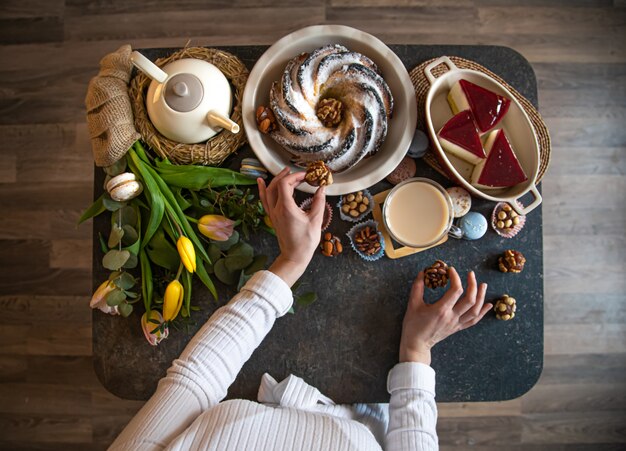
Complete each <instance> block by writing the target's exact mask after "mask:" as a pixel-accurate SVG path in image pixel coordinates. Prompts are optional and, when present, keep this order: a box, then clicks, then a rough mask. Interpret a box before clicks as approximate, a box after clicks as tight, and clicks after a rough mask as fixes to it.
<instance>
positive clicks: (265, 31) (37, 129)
mask: <svg viewBox="0 0 626 451" xmlns="http://www.w3.org/2000/svg"><path fill="white" fill-rule="evenodd" d="M207 3H213V4H214V5H215V6H207ZM520 4H525V5H526V6H517V5H520ZM320 23H341V24H346V25H351V26H355V27H358V28H361V29H363V30H365V31H368V32H370V33H373V34H374V35H377V36H378V37H380V38H382V39H383V40H385V41H386V42H388V43H414V44H422V43H424V44H439V43H441V44H444V43H446V44H498V45H505V46H510V47H512V48H514V49H516V50H517V51H519V52H520V53H521V54H523V55H524V56H525V57H526V58H527V59H528V60H529V61H530V62H531V63H532V65H533V67H534V69H535V71H536V74H537V79H538V84H539V101H540V111H541V112H542V114H543V116H544V118H545V120H546V122H547V124H548V126H549V128H550V131H551V134H552V140H553V149H552V151H553V153H552V155H553V157H552V158H553V159H552V165H551V167H550V170H549V172H548V174H547V176H546V178H545V179H544V183H543V192H544V199H545V201H544V227H545V231H544V240H545V241H544V242H545V249H544V251H545V265H546V270H545V300H546V302H545V305H546V306H545V320H546V326H545V369H544V371H543V375H542V377H541V379H540V381H539V383H538V384H537V385H536V387H535V388H533V389H532V390H531V391H530V392H529V393H528V394H526V395H524V396H523V397H521V398H519V399H516V400H513V401H508V402H503V403H485V404H480V403H479V404H443V405H440V406H439V408H440V420H439V427H438V429H439V437H440V443H441V445H442V446H441V448H442V449H445V450H460V449H480V450H485V451H486V450H489V451H491V450H494V451H495V450H501V449H508V450H510V451H517V450H533V451H535V450H548V451H556V450H568V451H574V450H576V451H578V450H587V449H589V450H618V449H626V277H625V269H626V252H625V251H626V236H625V234H624V231H625V230H626V202H625V197H626V196H625V195H626V177H625V173H626V2H625V1H624V0H614V1H611V0H599V1H593V0H571V1H570V0H552V1H544V2H542V1H540V0H529V1H526V2H523V1H508V0H482V1H481V0H475V1H474V0H458V1H454V0H441V1H436V0H364V1H358V0H327V2H326V3H325V4H324V3H323V2H322V3H318V2H314V1H310V0H295V1H289V0H281V1H276V2H273V1H271V0H233V1H226V0H219V1H213V2H206V1H201V0H163V1H155V0H152V1H140V0H107V1H103V0H2V1H0V63H1V64H0V152H1V154H0V155H1V158H0V205H1V206H2V216H1V219H0V240H1V241H0V265H1V270H0V449H16V450H26V449H34V450H48V449H55V450H56V449H58V450H70V451H72V450H85V449H105V448H106V447H107V446H108V445H109V444H110V443H111V441H112V440H113V439H114V437H115V436H116V434H117V433H118V432H119V431H120V429H121V428H122V427H123V425H124V424H125V423H126V422H127V421H128V420H129V418H131V416H132V415H133V413H134V412H136V411H137V409H139V408H140V407H141V403H140V402H129V401H123V400H120V399H117V398H115V397H114V396H112V395H110V394H109V393H107V391H106V390H104V389H103V388H102V387H101V386H100V384H99V382H98V381H97V379H96V377H95V375H94V372H93V369H92V364H91V354H92V348H91V311H90V310H89V309H88V307H87V304H88V300H89V297H90V287H91V281H90V277H91V269H90V267H91V236H90V233H91V229H90V226H89V225H87V226H83V227H81V228H76V227H75V224H76V220H77V218H78V215H79V212H80V211H81V210H82V209H83V208H85V207H86V206H87V205H88V204H89V203H90V200H91V186H92V180H93V173H92V161H91V150H90V144H89V140H88V136H87V131H86V125H85V112H84V107H83V99H84V95H85V90H86V87H87V83H88V81H89V79H90V78H91V77H92V76H94V75H95V74H96V73H97V70H98V61H99V59H100V58H101V57H102V56H103V55H104V54H105V53H108V52H110V51H113V50H115V49H116V48H117V47H118V46H119V45H121V44H123V43H131V44H132V45H133V47H155V46H165V47H176V46H181V45H184V44H185V42H186V41H187V40H188V39H192V43H193V44H197V45H220V44H253V43H263V44H270V43H272V42H274V41H275V40H276V39H278V38H279V37H281V36H283V35H285V34H287V33H289V32H291V31H294V30H296V29H298V28H300V27H302V26H306V25H312V24H320ZM485 383H486V384H488V383H489V381H485Z"/></svg>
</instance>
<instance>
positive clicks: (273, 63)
mask: <svg viewBox="0 0 626 451" xmlns="http://www.w3.org/2000/svg"><path fill="white" fill-rule="evenodd" d="M327 44H341V45H344V46H345V47H347V48H348V49H350V50H353V51H356V52H359V53H362V54H364V55H365V56H367V57H369V58H370V59H371V60H372V61H374V62H375V63H376V65H377V66H378V68H379V69H380V71H381V72H382V75H383V78H384V79H385V81H386V82H387V84H388V85H389V88H390V89H391V93H392V95H393V100H394V111H393V117H392V118H391V119H390V121H389V128H388V132H387V138H386V139H385V142H384V143H383V145H382V146H381V148H380V149H379V151H378V152H377V153H376V154H375V155H373V156H371V157H368V158H365V159H363V160H362V161H360V162H359V163H358V164H357V165H355V166H354V167H353V168H350V169H349V170H347V171H344V172H341V173H338V174H333V178H334V183H333V184H332V185H330V186H329V187H327V188H326V193H327V194H329V195H332V196H335V195H341V194H346V193H350V192H354V191H358V190H360V189H365V188H368V187H370V186H372V185H374V184H375V183H377V182H379V181H380V180H382V179H383V178H385V177H386V176H387V175H389V173H390V172H391V171H393V170H394V169H395V168H396V166H397V165H398V164H399V163H400V161H401V160H402V157H404V155H405V154H406V152H407V150H408V148H409V145H410V144H411V139H412V137H413V134H414V132H415V125H416V121H417V104H416V101H415V90H414V89H413V85H412V84H411V79H410V77H409V74H408V72H407V70H406V68H405V67H404V64H403V63H402V61H401V60H400V58H398V56H397V55H396V54H395V53H393V52H392V51H391V49H390V48H389V47H387V46H386V45H385V44H384V43H383V42H381V41H380V40H379V39H377V38H375V37H374V36H372V35H370V34H367V33H364V32H362V31H359V30H356V29H354V28H350V27H346V26H342V25H318V26H313V27H307V28H303V29H301V30H298V31H296V32H294V33H291V34H289V35H287V36H285V37H283V38H281V39H280V40H278V41H277V42H276V43H275V44H274V45H272V46H271V47H270V48H269V49H267V51H266V52H265V53H264V54H263V55H262V56H261V58H259V60H258V61H257V63H256V64H255V66H254V68H253V69H252V72H250V77H249V78H248V82H247V83H246V88H245V90H244V93H243V105H242V112H243V124H244V129H245V131H246V134H247V136H248V141H249V142H250V146H251V147H252V150H253V151H254V153H255V154H256V156H257V158H258V159H259V160H260V161H261V163H263V165H264V166H265V167H266V168H267V169H268V170H269V171H270V172H271V173H272V174H274V175H276V174H277V173H278V172H280V171H281V169H282V168H284V167H285V166H290V167H291V168H292V170H294V171H295V170H302V169H300V168H297V167H296V166H293V165H292V164H291V163H290V158H291V155H290V154H289V153H288V152H287V151H286V150H284V149H283V148H282V147H281V146H280V145H278V144H277V143H276V142H275V141H274V140H273V139H272V138H270V137H269V136H267V135H264V134H262V133H261V132H259V131H258V129H257V124H256V118H255V111H256V108H257V107H258V106H259V105H268V104H269V92H270V88H271V86H272V82H274V81H275V80H278V79H279V78H280V76H281V74H282V73H283V70H284V69H285V66H286V65H287V62H288V61H289V60H290V59H291V58H293V57H294V56H296V55H298V54H300V53H302V52H310V51H312V50H314V49H316V48H317V47H321V46H323V45H327ZM298 189H299V190H301V191H305V192H309V193H312V192H314V191H315V189H316V188H314V187H312V186H310V185H309V184H306V183H303V184H301V185H300V186H299V187H298Z"/></svg>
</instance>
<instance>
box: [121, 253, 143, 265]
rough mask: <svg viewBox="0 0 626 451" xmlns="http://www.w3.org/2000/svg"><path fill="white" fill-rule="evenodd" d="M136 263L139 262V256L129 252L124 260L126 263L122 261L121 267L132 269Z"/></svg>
mask: <svg viewBox="0 0 626 451" xmlns="http://www.w3.org/2000/svg"><path fill="white" fill-rule="evenodd" d="M138 263H139V258H138V257H137V256H136V255H135V254H133V253H132V252H131V253H130V255H129V256H128V260H126V263H124V265H123V266H122V268H124V269H133V268H136V267H137V264H138Z"/></svg>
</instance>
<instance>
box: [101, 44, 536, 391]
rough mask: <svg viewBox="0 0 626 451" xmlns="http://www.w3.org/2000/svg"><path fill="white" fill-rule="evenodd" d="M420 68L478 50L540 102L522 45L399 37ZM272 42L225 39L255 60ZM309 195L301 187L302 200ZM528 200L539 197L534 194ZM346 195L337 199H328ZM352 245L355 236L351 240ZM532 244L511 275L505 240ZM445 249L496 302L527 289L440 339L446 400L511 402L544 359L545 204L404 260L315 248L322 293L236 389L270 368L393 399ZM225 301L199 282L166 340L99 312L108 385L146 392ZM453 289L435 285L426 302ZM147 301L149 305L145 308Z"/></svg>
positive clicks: (312, 285)
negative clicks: (506, 308)
mask: <svg viewBox="0 0 626 451" xmlns="http://www.w3.org/2000/svg"><path fill="white" fill-rule="evenodd" d="M390 47H391V48H392V49H393V50H394V51H395V52H396V53H397V54H398V56H399V57H400V58H401V59H402V61H403V62H404V64H405V65H406V67H407V69H408V70H410V69H412V68H413V67H415V66H416V65H418V64H420V63H421V62H423V61H425V60H427V59H430V58H434V57H438V56H441V55H452V56H461V57H464V58H467V59H470V60H474V61H476V62H478V63H479V64H482V65H483V66H485V67H487V68H489V69H490V70H492V71H493V72H495V73H496V74H498V75H500V76H501V77H502V78H504V79H505V80H507V81H508V82H509V83H510V84H511V85H512V86H513V87H515V88H516V89H517V90H518V91H519V92H520V93H521V94H523V95H524V96H525V97H526V98H527V99H529V100H530V101H531V102H532V103H533V104H534V105H537V85H536V79H535V75H534V72H533V69H532V68H531V66H530V65H529V63H528V61H526V60H525V59H524V58H523V57H522V56H521V55H520V54H519V53H517V52H515V51H513V50H512V49H510V48H506V47H494V46H456V45H454V46H432V45H429V46H421V45H392V46H390ZM266 48H267V47H264V46H247V47H224V49H225V50H227V51H230V52H232V53H235V54H237V55H238V56H239V57H240V58H241V59H242V60H243V62H244V63H245V64H246V65H247V66H248V67H249V68H252V66H253V65H254V62H255V61H256V60H257V59H258V58H259V57H260V56H261V54H262V53H263V52H264V50H265V49H266ZM144 53H145V54H146V55H147V56H148V57H149V58H151V59H154V58H156V57H159V56H162V55H165V54H168V53H169V51H168V50H167V49H153V50H146V51H145V52H144ZM250 155H251V150H250V148H249V146H245V147H244V148H243V149H242V150H241V151H239V152H238V154H237V155H234V156H232V157H230V159H229V160H227V162H226V164H227V165H230V166H231V167H232V168H238V167H239V162H240V160H241V158H243V157H245V156H250ZM95 175H96V176H95V192H96V194H97V195H99V194H100V193H101V192H102V188H101V186H102V181H103V177H104V176H103V172H102V171H101V170H99V169H97V170H96V174H95ZM417 175H418V176H423V177H429V178H432V179H434V180H436V181H438V182H439V183H441V184H443V185H444V186H446V187H447V186H450V185H451V184H450V182H449V181H447V180H446V179H445V178H443V177H442V176H441V175H439V174H438V173H437V172H435V171H434V170H433V169H431V168H430V167H429V166H427V165H426V164H425V163H424V162H423V161H418V173H417ZM389 187H390V185H389V184H388V183H387V182H385V181H383V182H380V183H378V184H377V185H375V186H373V187H371V189H370V191H371V192H372V193H373V194H375V193H378V192H381V191H384V190H385V189H388V188H389ZM305 196H306V195H304V194H302V193H298V199H299V200H300V199H303V198H304V197H305ZM524 200H526V201H529V200H530V199H524ZM328 201H329V203H330V204H331V205H333V206H334V205H335V204H336V203H337V198H329V199H328ZM473 202H474V203H473V207H472V209H473V210H475V211H479V212H481V213H483V214H484V215H486V216H487V217H489V215H490V213H491V210H492V209H493V206H494V204H493V203H492V202H488V201H484V200H479V199H474V200H473ZM350 225H351V224H350V223H346V222H343V221H341V220H340V219H339V215H338V211H337V210H336V208H335V219H334V220H333V223H332V224H331V226H330V231H332V233H334V234H336V235H339V236H345V232H347V230H348V229H349V228H350ZM108 227H109V217H108V215H101V216H100V217H98V218H96V220H95V222H94V240H93V242H94V251H93V256H94V258H93V262H94V263H93V274H94V281H93V285H94V289H95V288H96V287H97V286H98V285H99V284H100V282H101V281H102V280H104V279H105V278H106V277H107V275H108V272H107V271H106V270H104V269H103V268H102V266H101V263H100V262H101V259H102V252H101V250H100V249H99V245H98V238H97V233H98V232H102V233H104V234H105V236H108ZM251 241H252V244H253V246H254V247H255V249H256V250H257V252H258V253H264V254H266V255H268V256H270V257H274V256H276V254H277V243H276V240H275V238H274V237H273V236H271V235H269V234H267V233H265V232H261V233H260V234H258V235H256V236H254V237H253V239H252V240H251ZM344 242H346V243H347V239H346V240H344ZM509 248H513V249H517V250H519V251H521V252H522V253H523V254H524V255H525V256H526V259H527V262H526V267H525V269H524V271H523V272H522V273H521V274H503V273H500V272H499V271H498V269H497V258H498V256H499V254H501V253H502V252H503V251H504V250H506V249H509ZM437 259H441V260H444V261H446V262H448V264H451V265H453V266H455V267H456V268H457V270H458V271H459V272H460V273H461V276H462V277H465V275H466V273H467V272H468V271H470V270H474V271H476V274H477V277H478V279H479V281H484V282H487V283H488V284H489V288H488V291H487V300H488V301H493V300H494V299H496V298H498V297H499V296H501V295H502V294H505V293H508V294H509V295H511V296H513V297H515V298H516V299H517V305H518V307H517V308H518V312H517V315H516V317H515V319H514V320H512V321H506V322H505V321H498V320H496V319H495V316H494V315H493V313H492V312H490V313H488V314H487V316H486V317H485V318H484V319H483V320H482V321H481V322H480V323H479V324H478V325H476V326H475V327H473V328H471V329H468V330H465V331H462V332H460V333H457V334H455V335H454V336H452V337H450V338H448V339H447V340H445V341H443V342H442V343H440V344H438V345H437V346H435V348H434V349H433V361H432V366H433V368H434V369H435V370H436V372H437V400H438V401H440V402H441V401H460V402H467V401H501V400H506V399H512V398H516V397H518V396H520V395H522V394H524V393H526V392H527V391H528V390H529V389H530V388H531V387H532V386H533V385H534V384H535V383H536V381H537V379H538V378H539V375H540V374H541V371H542V367H543V236H542V210H541V206H540V207H539V208H537V209H536V210H534V211H533V212H532V213H531V214H530V215H529V216H528V217H527V221H526V225H525V227H524V229H523V230H522V231H521V232H520V233H519V234H518V236H517V237H515V238H514V239H512V240H505V239H503V238H500V237H499V236H498V235H497V234H496V233H495V232H494V231H493V230H491V229H490V230H489V231H488V232H487V234H486V235H485V237H483V238H482V239H481V240H478V241H464V240H454V239H452V240H448V242H447V243H445V244H444V245H442V246H439V247H436V248H433V249H430V250H428V251H425V252H422V253H418V254H415V255H413V256H409V257H405V258H402V259H398V260H390V259H388V258H383V259H381V260H379V261H377V262H374V263H367V262H364V261H363V260H361V259H360V258H359V257H358V256H357V255H356V254H355V253H354V252H353V251H352V250H346V251H345V252H344V253H343V254H342V255H341V256H340V257H338V258H335V259H329V258H326V257H323V256H322V255H321V254H319V253H318V254H316V256H315V257H314V258H313V261H312V262H311V264H310V266H309V269H308V270H307V272H306V274H305V275H304V276H303V291H304V290H307V289H309V290H314V291H316V292H317V294H318V300H317V301H316V302H315V303H313V304H311V305H309V306H307V307H298V306H296V307H295V309H296V312H295V314H293V315H292V314H287V315H286V316H285V317H283V318H280V319H278V320H277V322H276V324H275V326H274V328H273V329H272V331H271V332H270V333H269V334H268V336H267V337H266V339H265V340H264V341H263V343H262V344H261V345H260V346H259V348H258V349H257V350H256V351H255V352H254V354H253V355H252V357H251V359H250V360H249V361H248V362H247V363H246V364H245V365H244V367H243V369H242V371H241V373H240V374H239V376H238V377H237V379H236V381H235V382H234V384H233V385H232V386H231V387H230V390H229V392H228V397H229V398H248V399H256V393H257V389H258V385H259V382H260V379H261V375H262V374H263V373H264V372H266V371H267V372H269V373H270V374H271V375H272V376H274V378H276V379H277V380H281V379H282V378H284V377H286V376H288V375H289V374H292V373H293V374H295V375H297V376H300V377H302V378H304V379H305V380H306V381H307V382H309V383H310V384H312V385H314V386H315V387H317V388H319V390H320V391H321V392H322V393H324V394H325V395H327V396H329V397H330V398H332V399H333V400H334V401H335V402H338V403H353V402H388V400H389V395H388V394H387V391H386V380H387V372H388V371H389V370H390V369H391V368H392V367H393V365H394V364H395V363H396V362H397V359H398V345H399V342H400V331H401V324H402V317H403V314H404V311H405V309H406V302H407V298H408V295H409V292H410V288H411V283H412V281H413V279H414V278H415V276H416V274H417V272H418V271H419V270H420V269H423V268H425V267H426V266H428V265H430V264H431V263H432V262H434V261H435V260H437ZM218 289H219V294H220V298H219V303H216V302H214V301H213V300H212V298H211V295H210V294H209V293H208V291H207V290H206V289H205V288H204V287H203V286H202V285H201V284H200V283H198V282H195V284H194V289H193V303H194V304H195V305H199V306H200V307H202V310H201V311H198V312H194V313H193V318H194V319H195V320H196V323H195V325H194V326H193V327H192V328H191V330H189V331H188V332H186V331H184V330H171V332H170V337H169V338H168V339H167V340H164V341H163V342H161V344H160V345H159V346H158V347H152V346H149V345H148V343H147V342H146V341H145V338H144V337H143V333H142V331H141V326H140V316H141V313H143V312H135V313H133V314H132V315H131V316H130V317H129V318H127V319H124V318H121V317H112V316H109V315H105V314H103V313H102V312H100V311H94V313H93V356H94V357H93V358H94V366H95V370H96V373H97V375H98V377H99V379H100V380H101V382H102V383H103V385H104V386H105V387H106V388H107V389H108V390H109V391H110V392H112V393H113V394H115V395H117V396H120V397H122V398H129V399H147V398H149V397H150V395H151V394H152V393H153V392H154V391H155V389H156V384H157V382H158V380H159V379H160V378H161V377H163V376H164V375H165V371H166V369H167V368H168V367H169V365H170V364H171V362H172V360H173V359H175V358H176V357H177V356H178V355H179V354H180V353H181V351H182V350H183V348H184V347H185V345H186V344H187V342H188V341H189V340H190V338H191V337H192V336H193V334H194V333H195V332H196V330H197V329H198V328H200V326H201V325H202V324H203V323H204V322H205V321H206V319H207V318H208V317H209V316H210V315H211V313H212V312H213V311H214V310H215V309H216V308H218V307H219V306H220V305H223V304H224V303H226V302H227V301H228V300H229V299H230V297H231V296H232V295H233V294H234V291H233V290H232V289H227V288H226V287H224V286H221V285H219V286H218ZM441 293H442V290H437V291H432V290H427V293H426V298H427V300H434V299H436V298H437V297H438V296H440V295H441ZM137 310H142V309H137Z"/></svg>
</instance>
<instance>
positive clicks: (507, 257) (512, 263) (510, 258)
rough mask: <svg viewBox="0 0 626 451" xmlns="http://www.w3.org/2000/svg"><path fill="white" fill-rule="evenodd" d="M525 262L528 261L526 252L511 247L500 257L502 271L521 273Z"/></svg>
mask: <svg viewBox="0 0 626 451" xmlns="http://www.w3.org/2000/svg"><path fill="white" fill-rule="evenodd" d="M524 263H526V258H525V257H524V254H522V253H521V252H519V251H514V250H512V249H509V250H506V251H504V254H503V255H502V257H500V258H499V259H498V268H500V271H502V272H512V273H520V272H522V271H523V269H524Z"/></svg>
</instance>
